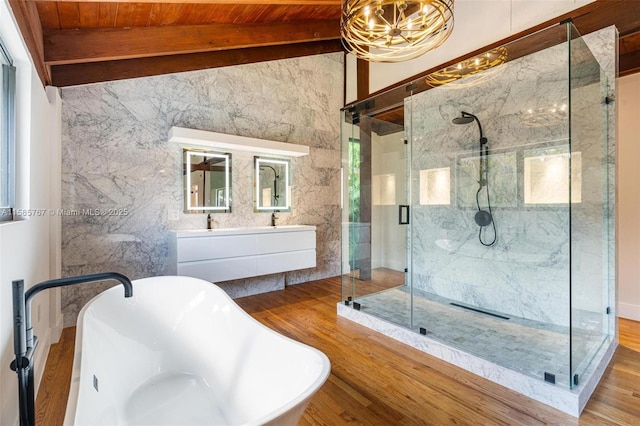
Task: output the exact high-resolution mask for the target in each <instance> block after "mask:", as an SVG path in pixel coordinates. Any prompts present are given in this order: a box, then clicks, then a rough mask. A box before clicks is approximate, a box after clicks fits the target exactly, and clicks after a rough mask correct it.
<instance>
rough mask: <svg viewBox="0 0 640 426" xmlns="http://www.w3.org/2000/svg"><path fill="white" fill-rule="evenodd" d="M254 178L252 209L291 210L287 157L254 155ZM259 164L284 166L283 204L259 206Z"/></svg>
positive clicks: (288, 162)
mask: <svg viewBox="0 0 640 426" xmlns="http://www.w3.org/2000/svg"><path fill="white" fill-rule="evenodd" d="M254 163H255V167H254V180H253V184H254V186H255V192H254V196H255V200H254V207H255V208H254V211H256V212H276V211H278V212H288V211H291V179H290V173H291V161H290V160H288V159H279V158H267V157H254ZM261 165H269V166H271V165H279V166H282V165H283V166H284V187H285V191H284V196H285V199H284V201H285V202H284V204H285V205H284V206H261V205H260V166H261Z"/></svg>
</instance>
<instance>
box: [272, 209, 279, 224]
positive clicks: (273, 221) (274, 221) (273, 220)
mask: <svg viewBox="0 0 640 426" xmlns="http://www.w3.org/2000/svg"><path fill="white" fill-rule="evenodd" d="M276 212H277V210H276V211H275V212H273V213H271V226H273V227H275V226H276V221H277V220H278V216H276Z"/></svg>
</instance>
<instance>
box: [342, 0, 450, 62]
mask: <svg viewBox="0 0 640 426" xmlns="http://www.w3.org/2000/svg"><path fill="white" fill-rule="evenodd" d="M453 1H454V0H423V1H417V0H343V3H342V18H341V21H340V35H341V36H342V41H343V44H344V45H345V48H346V49H347V50H348V51H349V52H350V53H353V54H354V55H356V56H357V57H358V58H361V59H364V60H367V61H372V62H401V61H407V60H409V59H414V58H417V57H418V56H420V55H422V54H424V53H426V52H428V51H430V50H432V49H435V48H436V47H438V46H440V45H441V44H442V43H444V41H445V40H446V39H447V38H448V37H449V35H451V31H453Z"/></svg>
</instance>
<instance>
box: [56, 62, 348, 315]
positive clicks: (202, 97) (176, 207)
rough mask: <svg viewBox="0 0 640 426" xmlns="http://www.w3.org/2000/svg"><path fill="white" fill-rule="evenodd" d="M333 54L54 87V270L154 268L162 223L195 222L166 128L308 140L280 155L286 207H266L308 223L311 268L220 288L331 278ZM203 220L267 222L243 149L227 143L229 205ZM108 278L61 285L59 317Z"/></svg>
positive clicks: (159, 257) (335, 183)
mask: <svg viewBox="0 0 640 426" xmlns="http://www.w3.org/2000/svg"><path fill="white" fill-rule="evenodd" d="M342 61H343V55H342V54H339V53H335V54H326V55H316V56H309V57H303V58H295V59H285V60H279V61H271V62H263V63H258V64H248V65H240V66H233V67H225V68H217V69H211V70H203V71H194V72H187V73H179V74H171V75H164V76H157V77H148V78H139V79H132V80H123V81H116V82H109V83H101V84H93V85H87V86H79V87H68V88H63V89H61V96H62V205H63V207H64V209H67V210H69V212H70V213H71V214H69V215H65V216H64V217H63V220H62V272H63V275H64V276H73V275H79V274H85V273H94V272H102V271H117V272H121V273H124V274H126V275H128V276H129V277H130V278H132V279H137V278H143V277H148V276H157V275H164V274H165V272H166V269H167V257H168V231H169V230H172V229H176V230H180V229H198V228H201V229H202V228H205V227H206V215H203V214H184V213H182V211H183V200H182V198H183V194H182V191H183V189H182V188H183V187H182V175H181V170H182V147H181V146H179V145H178V144H169V143H168V142H167V135H168V130H169V128H170V127H171V126H180V127H187V128H195V129H202V130H209V131H214V132H219V133H229V134H236V135H240V136H247V137H254V138H262V139H269V140H274V141H280V142H288V143H294V144H303V145H307V146H309V147H310V155H308V156H305V157H299V158H292V159H291V167H292V175H293V188H292V202H293V208H292V211H291V212H286V213H284V212H283V213H279V214H278V215H279V217H280V219H279V223H280V224H283V225H285V224H304V225H315V226H316V227H317V256H318V258H317V267H316V268H312V269H305V270H301V271H294V272H291V273H287V274H286V275H285V274H275V276H266V277H258V278H252V279H247V280H239V281H234V282H226V283H221V287H223V288H225V290H226V291H227V292H228V293H229V294H231V295H233V296H234V297H241V296H245V295H249V294H255V293H260V292H265V291H272V290H276V289H281V288H284V286H285V284H298V283H301V282H305V281H308V280H313V279H319V278H325V277H329V276H335V275H337V274H338V273H339V271H340V204H339V202H340V198H339V197H340V191H339V185H340V173H339V166H340V163H339V158H340V154H339V150H340V136H339V131H340V129H339V122H338V112H339V110H340V108H341V107H342V89H341V87H342V85H343V64H342ZM98 209H100V210H98ZM94 211H98V213H97V214H95V215H90V214H87V212H94ZM172 211H173V212H179V220H177V221H173V220H169V213H170V212H172ZM74 212H76V213H78V214H73V213H74ZM103 212H104V213H103ZM214 220H215V223H216V226H217V227H239V226H265V225H269V224H270V214H268V213H255V212H254V211H253V154H251V153H249V152H240V151H237V152H233V159H232V212H231V213H226V214H223V213H221V214H214ZM111 285H112V284H111V283H99V284H95V285H90V286H86V287H82V288H79V287H74V288H71V289H63V296H62V298H63V300H62V304H63V313H64V317H65V326H69V325H73V324H75V318H76V315H77V313H78V311H79V309H80V308H81V307H82V306H83V305H84V304H85V303H86V302H87V301H88V300H89V299H90V298H91V297H93V296H94V295H95V294H97V293H98V292H99V291H102V290H104V289H105V288H107V287H109V286H111Z"/></svg>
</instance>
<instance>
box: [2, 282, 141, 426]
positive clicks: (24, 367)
mask: <svg viewBox="0 0 640 426" xmlns="http://www.w3.org/2000/svg"><path fill="white" fill-rule="evenodd" d="M106 280H116V281H119V282H120V283H121V284H122V285H123V286H124V297H131V296H133V285H132V284H131V280H130V279H129V278H127V277H125V276H124V275H122V274H118V273H117V272H105V273H101V274H92V275H80V276H77V277H69V278H58V279H55V280H49V281H43V282H41V283H40V284H36V285H34V286H33V287H31V288H30V289H29V290H27V291H24V280H15V281H13V283H12V284H13V347H14V353H15V356H16V357H15V359H14V360H13V361H12V362H11V365H10V367H11V369H12V370H13V371H15V372H16V374H17V375H18V403H19V405H20V407H19V413H20V426H35V394H34V393H35V386H34V379H33V378H34V374H33V354H34V352H35V350H36V347H37V346H38V337H37V336H34V335H33V328H32V327H31V300H32V299H33V297H34V296H35V295H36V294H38V293H39V292H41V291H42V290H46V289H49V288H54V287H65V286H68V285H74V284H85V283H91V282H96V281H106Z"/></svg>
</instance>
